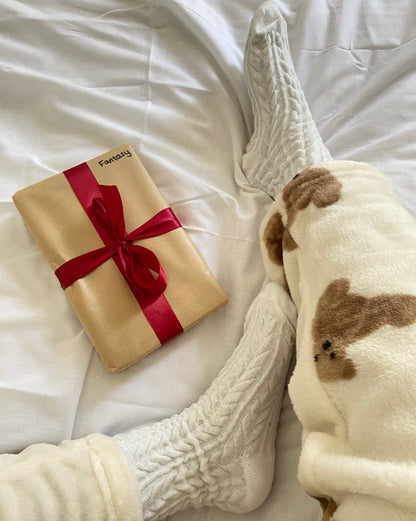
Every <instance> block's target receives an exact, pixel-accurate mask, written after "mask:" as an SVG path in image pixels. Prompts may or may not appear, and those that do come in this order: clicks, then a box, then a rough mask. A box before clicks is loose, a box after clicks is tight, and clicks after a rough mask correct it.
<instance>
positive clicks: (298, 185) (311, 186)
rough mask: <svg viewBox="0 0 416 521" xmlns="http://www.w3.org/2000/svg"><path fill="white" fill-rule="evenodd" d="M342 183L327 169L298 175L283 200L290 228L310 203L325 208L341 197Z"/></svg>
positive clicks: (308, 169) (307, 171) (289, 185)
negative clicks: (299, 213) (298, 214)
mask: <svg viewBox="0 0 416 521" xmlns="http://www.w3.org/2000/svg"><path fill="white" fill-rule="evenodd" d="M341 188H342V185H341V183H340V182H339V181H338V180H337V179H336V178H335V177H334V176H333V175H332V174H331V172H330V171H329V170H327V169H326V168H307V169H306V170H303V171H302V172H301V173H300V174H298V175H297V176H296V177H295V178H294V179H293V180H292V181H291V182H290V183H289V184H288V185H287V186H286V188H285V189H284V190H283V200H284V202H285V205H286V211H287V214H288V223H287V226H288V228H290V226H292V224H293V223H294V221H295V219H296V215H297V213H298V212H299V211H300V210H304V209H305V208H306V207H307V206H309V204H310V203H313V204H314V205H315V206H316V207H317V208H324V207H326V206H330V205H331V204H334V203H336V202H337V201H338V200H339V198H340V197H341Z"/></svg>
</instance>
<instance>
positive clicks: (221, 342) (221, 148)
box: [0, 0, 416, 521]
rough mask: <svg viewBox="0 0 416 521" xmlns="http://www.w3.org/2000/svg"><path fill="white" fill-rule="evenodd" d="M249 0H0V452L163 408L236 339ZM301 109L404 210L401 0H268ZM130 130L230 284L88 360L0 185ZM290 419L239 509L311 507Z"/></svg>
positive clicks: (110, 430)
mask: <svg viewBox="0 0 416 521" xmlns="http://www.w3.org/2000/svg"><path fill="white" fill-rule="evenodd" d="M259 4H260V1H259V0H190V1H185V0H183V1H179V0H170V1H162V0H160V1H157V0H148V1H145V2H142V1H138V0H103V1H101V2H95V1H94V0H82V1H81V0H66V1H62V0H58V1H57V2H46V1H43V0H32V1H31V2H25V1H23V0H22V1H19V0H4V1H3V2H2V3H1V4H0V46H1V47H0V49H1V51H0V107H1V118H0V165H1V167H0V168H1V170H0V176H1V177H0V179H1V182H0V452H12V451H19V450H21V449H22V448H23V447H25V446H26V445H28V444H30V443H34V442H51V443H56V442H59V441H61V440H63V439H66V438H78V437H81V436H84V435H86V434H89V433H92V432H103V433H105V434H109V435H113V434H116V433H118V432H120V431H122V430H126V429H128V428H130V427H133V426H136V425H144V424H149V423H152V422H154V421H156V420H159V419H161V418H164V417H167V416H170V415H171V414H173V413H175V412H179V411H180V410H181V409H182V408H183V407H185V406H187V405H189V404H190V403H191V402H193V401H194V400H195V399H197V398H198V396H199V395H200V394H201V393H202V392H203V391H204V390H205V389H206V388H207V387H208V385H209V383H210V382H211V380H212V379H213V378H214V377H215V375H216V374H217V373H218V371H219V370H220V369H221V367H222V366H223V364H224V363H225V361H226V360H227V358H228V357H229V356H230V353H231V352H232V350H233V348H234V346H235V345H236V343H237V342H238V340H239V338H240V335H241V332H242V324H243V319H244V315H245V312H246V310H247V307H248V306H249V304H250V302H251V301H252V299H253V298H254V296H255V295H256V294H257V292H258V290H259V289H260V288H261V286H262V284H263V283H264V281H265V273H264V268H263V266H262V262H261V258H260V249H259V240H258V227H259V223H260V221H261V219H262V217H263V215H264V214H265V212H266V211H267V209H268V207H269V204H270V198H269V197H268V196H267V195H266V194H265V193H263V192H261V191H259V190H256V189H253V188H251V187H250V186H249V185H248V183H247V181H246V180H245V178H244V175H243V173H242V171H241V167H240V164H241V156H242V153H243V152H244V148H245V146H246V144H247V142H248V139H249V137H250V135H251V132H252V130H253V120H252V114H251V107H250V102H249V99H248V95H247V92H246V89H245V85H244V78H243V53H244V46H245V41H246V37H247V33H248V28H249V24H250V21H251V18H252V16H253V12H254V10H255V8H256V6H257V5H259ZM278 4H279V6H280V8H281V10H282V12H283V14H284V16H285V18H286V20H287V23H288V30H289V39H290V43H291V49H292V56H293V59H294V63H295V67H296V70H297V72H298V75H299V78H300V81H301V84H302V86H303V87H304V90H305V94H306V98H307V99H308V101H309V103H310V107H311V111H312V114H313V116H314V118H315V121H316V122H317V125H318V128H319V130H320V131H321V134H322V137H323V140H324V142H325V144H326V146H327V147H328V149H329V150H330V152H331V154H332V156H333V157H334V158H335V159H354V160H359V161H366V162H369V163H371V164H373V165H375V166H377V167H378V168H380V169H381V170H382V171H383V172H384V173H385V174H387V176H388V177H389V179H390V180H391V182H392V184H393V187H394V189H395V190H396V192H397V193H398V195H399V196H400V197H401V199H402V201H403V202H404V204H405V206H406V207H407V208H408V209H409V210H410V212H411V213H412V214H413V215H414V216H416V145H415V143H416V71H415V68H416V4H415V3H414V2H413V0H396V1H395V2H380V0H357V1H355V2H342V0H319V1H317V2H299V1H293V0H292V1H290V0H286V1H279V2H278ZM122 143H129V144H131V145H133V146H134V147H135V149H136V151H137V153H138V154H139V155H140V157H141V159H142V161H143V163H144V164H145V166H146V167H147V169H148V171H149V173H150V174H151V175H152V177H153V179H154V180H155V182H156V184H157V185H158V186H159V189H160V190H161V192H162V194H163V195H164V196H165V198H166V199H167V201H168V202H169V203H170V205H171V206H172V208H173V210H174V211H175V213H176V214H177V216H178V218H179V220H180V221H181V223H182V225H183V226H184V228H185V230H186V231H187V232H188V234H189V236H190V238H191V240H192V241H193V242H194V244H195V245H196V246H197V248H198V249H199V251H200V252H201V254H202V256H203V258H204V259H205V261H206V262H207V264H208V265H209V267H210V269H211V270H212V272H213V273H214V274H215V276H216V277H217V279H218V281H219V282H220V284H221V285H222V287H223V289H224V290H225V291H226V292H227V293H228V295H229V296H230V302H229V304H227V306H226V307H225V308H223V309H222V310H220V311H218V312H217V313H215V314H213V315H211V316H210V317H209V318H207V319H206V320H205V321H203V322H202V323H200V324H198V325H197V326H196V327H194V328H193V329H192V330H190V331H188V332H186V333H185V334H183V335H181V336H180V337H178V338H176V339H175V340H173V341H171V342H169V343H168V344H167V345H166V346H165V347H162V348H161V349H159V350H158V351H156V352H154V353H152V354H151V355H149V356H147V357H146V358H144V359H143V360H141V361H140V362H138V363H137V364H135V365H134V366H133V367H131V368H129V369H128V370H126V371H125V372H123V373H120V374H112V373H109V372H108V371H107V370H106V369H105V368H104V367H103V366H102V365H101V363H100V361H99V360H98V357H97V356H96V354H95V352H94V350H93V348H92V347H91V344H90V342H89V340H88V339H87V337H86V336H85V333H84V332H83V330H82V328H81V327H80V324H79V322H78V320H77V318H76V317H75V316H74V314H73V312H72V309H71V308H70V306H69V304H68V303H67V301H66V298H65V294H64V292H63V291H62V290H61V289H60V286H59V283H58V282H57V280H56V278H55V276H54V274H53V273H52V272H51V270H50V268H49V266H48V265H47V263H46V261H45V260H44V259H43V257H42V255H41V253H40V252H39V251H38V248H37V246H36V245H35V243H34V242H33V240H32V239H31V237H30V235H29V233H28V231H27V230H26V229H25V227H24V225H23V222H22V220H21V218H20V216H19V215H18V213H17V211H16V209H15V208H14V205H13V203H12V202H11V196H12V194H13V193H14V192H15V191H17V190H18V189H20V188H23V187H25V186H27V185H29V184H32V183H34V182H36V181H40V180H42V179H45V178H46V177H48V176H51V175H53V174H54V173H57V172H60V171H62V170H64V169H66V168H69V167H71V166H74V165H76V164H78V163H80V162H83V161H85V160H87V159H90V158H92V157H94V156H96V155H98V154H101V153H104V152H106V151H107V150H108V149H110V148H113V147H115V146H117V145H119V144H122ZM299 447H300V427H299V424H298V422H297V420H296V418H295V416H294V414H293V411H292V409H291V406H290V403H289V400H288V398H287V396H286V398H285V401H284V405H283V410H282V416H281V421H280V424H279V429H278V439H277V451H278V452H277V455H278V458H277V464H276V479H275V482H274V485H273V490H272V493H271V495H270V497H269V499H268V500H267V501H266V503H265V504H264V505H263V506H262V507H261V508H260V509H259V510H258V511H256V512H254V513H250V514H245V515H234V514H230V513H224V512H221V511H220V510H216V509H204V510H202V511H198V512H193V511H189V512H184V513H179V514H176V515H175V516H174V519H175V520H176V521H185V520H187V521H190V520H198V521H201V520H210V521H213V520H219V521H232V520H237V519H248V520H259V521H266V520H269V519H270V520H272V519H273V520H276V519H277V520H279V521H292V520H300V519H302V520H303V521H313V520H315V519H316V516H317V513H318V512H319V506H318V505H317V502H316V501H314V500H312V499H310V498H309V497H307V496H306V494H304V493H303V491H302V490H301V488H300V486H299V485H298V484H297V481H296V465H297V458H298V453H299Z"/></svg>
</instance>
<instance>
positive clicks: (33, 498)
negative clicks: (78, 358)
mask: <svg viewBox="0 0 416 521" xmlns="http://www.w3.org/2000/svg"><path fill="white" fill-rule="evenodd" d="M295 320H296V314H295V310H294V306H293V304H292V302H291V301H290V299H289V297H288V295H287V293H286V291H285V290H284V289H283V288H282V287H280V286H279V285H277V284H274V283H270V284H268V285H267V286H266V287H265V288H264V290H263V291H262V292H261V293H260V295H259V296H258V297H257V298H256V299H255V301H254V302H253V304H252V305H251V307H250V309H249V311H248V314H247V317H246V321H245V326H244V335H243V337H242V339H241V341H240V343H239V345H238V346H237V347H236V349H235V351H234V353H233V354H232V356H231V358H230V359H229V361H228V362H227V364H226V365H225V366H224V368H223V370H222V371H221V372H220V374H219V375H218V377H217V378H216V379H215V380H214V382H213V383H212V385H211V386H210V387H209V389H208V390H207V391H206V393H205V394H203V395H202V396H201V398H200V399H199V400H198V402H196V403H194V404H193V405H191V406H190V407H189V408H188V409H186V410H184V411H183V412H182V413H181V414H179V415H176V416H173V417H172V418H169V419H166V420H163V421H162V422H159V423H156V424H155V425H153V426H151V427H145V428H142V429H137V430H134V431H131V432H128V433H125V434H120V435H118V436H115V438H114V439H111V438H107V437H105V436H101V435H99V434H96V435H92V436H89V437H87V438H84V439H81V440H76V441H66V442H64V443H63V444H61V445H59V446H58V447H56V446H53V445H46V444H45V445H34V446H31V447H29V448H28V449H26V450H24V451H23V452H22V453H21V454H18V455H12V454H4V455H2V456H0V519H1V520H2V521H3V520H4V521H14V520H15V519H19V521H29V520H30V521H56V520H59V521H67V520H68V521H69V520H71V521H73V520H74V519H75V520H76V519H79V520H81V519H86V518H87V517H88V519H90V520H91V521H101V520H102V519H106V520H108V521H116V520H117V521H142V520H143V519H144V520H152V521H156V520H158V519H164V518H166V517H167V516H170V515H173V514H174V513H175V512H177V511H179V510H182V509H185V508H187V507H194V508H199V507H202V506H205V505H207V506H211V505H215V506H217V507H219V508H222V509H225V510H230V511H233V512H246V511H248V510H252V509H254V508H256V507H257V506H259V505H260V504H261V503H262V502H263V501H264V499H265V498H266V496H267V495H268V493H269V490H270V486H271V482H272V479H273V474H274V444H275V436H276V431H277V423H278V419H279V412H280V405H281V400H282V396H283V392H284V389H285V383H286V375H287V370H288V365H289V362H290V359H291V356H292V354H293V347H294V323H295ZM120 449H121V450H120Z"/></svg>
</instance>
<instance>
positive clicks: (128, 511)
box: [0, 434, 142, 521]
mask: <svg viewBox="0 0 416 521" xmlns="http://www.w3.org/2000/svg"><path fill="white" fill-rule="evenodd" d="M0 519H1V521H57V520H59V521H85V520H86V519H88V521H103V520H105V521H141V520H142V515H141V504H140V496H139V491H138V487H137V481H136V479H135V477H134V475H133V472H132V469H131V466H130V464H129V462H128V460H127V458H126V456H125V455H124V454H123V453H122V451H121V450H120V449H119V448H118V447H117V445H116V444H115V443H114V442H113V441H112V440H111V439H110V438H108V437H106V436H103V435H101V434H93V435H91V436H87V437H86V438H82V439H79V440H74V441H64V442H63V443H61V444H60V445H58V446H56V445H50V444H36V445H31V446H29V447H28V448H27V449H25V450H24V451H22V452H21V453H19V454H3V455H0Z"/></svg>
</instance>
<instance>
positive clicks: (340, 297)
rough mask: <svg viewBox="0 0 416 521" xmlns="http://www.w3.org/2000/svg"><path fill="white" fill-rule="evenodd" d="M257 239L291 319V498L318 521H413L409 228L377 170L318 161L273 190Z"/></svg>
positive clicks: (415, 470) (415, 277) (415, 434)
mask: <svg viewBox="0 0 416 521" xmlns="http://www.w3.org/2000/svg"><path fill="white" fill-rule="evenodd" d="M260 233H261V238H262V251H263V256H264V262H265V266H266V269H267V271H268V273H269V275H270V276H271V278H272V279H273V280H277V281H281V280H282V278H286V280H287V284H288V287H289V290H290V292H291V295H292V298H293V300H294V302H295V304H296V307H297V310H298V322H297V363H296V368H295V370H294V373H293V376H292V378H291V381H290V384H289V393H290V397H291V400H292V402H293V404H294V408H295V412H296V414H297V416H298V417H299V419H300V421H301V423H302V427H303V444H302V445H303V446H302V452H301V456H300V462H299V479H300V481H301V483H302V485H303V487H304V488H305V490H306V491H307V493H308V494H310V495H311V496H314V497H316V498H324V500H326V501H324V504H328V505H332V506H331V508H332V509H335V511H334V512H332V511H331V513H329V512H327V514H326V515H327V517H325V519H331V520H334V521H356V520H365V521H372V520H377V521H384V520H385V521H392V520H400V521H402V520H406V521H410V520H415V519H416V384H415V375H416V349H415V348H416V262H415V261H416V223H415V220H414V219H413V217H412V216H411V215H410V214H409V213H408V212H407V211H406V210H405V209H404V208H403V206H402V204H401V203H400V201H399V199H398V197H397V196H396V195H395V193H394V192H393V190H392V188H391V186H390V183H389V182H388V180H387V178H385V177H384V176H383V174H382V173H381V172H380V171H379V170H377V169H376V168H374V167H372V166H370V165H368V164H365V163H357V162H350V161H330V162H325V163H321V164H318V165H315V166H314V167H312V168H310V169H307V170H306V171H304V172H302V173H300V174H299V175H298V176H296V178H295V179H293V180H292V181H291V182H290V183H289V184H288V185H287V186H286V187H285V189H284V190H283V191H282V192H281V193H280V194H279V195H278V197H277V199H276V201H275V202H274V203H273V204H272V206H271V208H270V210H269V212H268V214H267V215H266V217H265V219H264V221H263V223H262V226H261V230H260ZM283 266H284V268H283ZM334 503H335V504H334ZM328 508H329V507H328ZM328 516H329V517H328Z"/></svg>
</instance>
